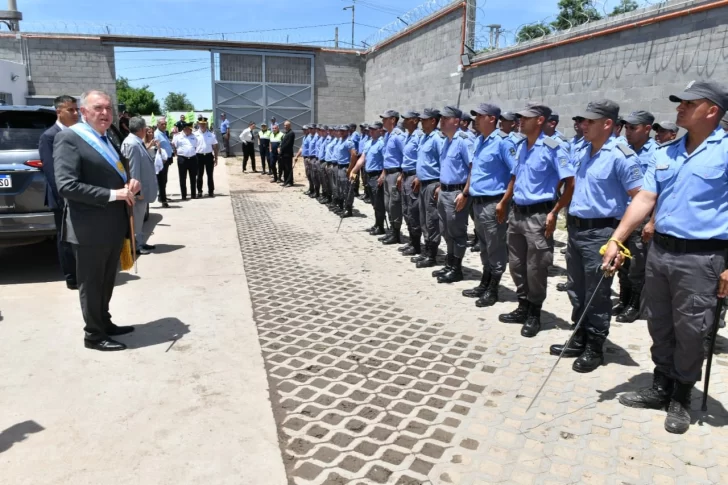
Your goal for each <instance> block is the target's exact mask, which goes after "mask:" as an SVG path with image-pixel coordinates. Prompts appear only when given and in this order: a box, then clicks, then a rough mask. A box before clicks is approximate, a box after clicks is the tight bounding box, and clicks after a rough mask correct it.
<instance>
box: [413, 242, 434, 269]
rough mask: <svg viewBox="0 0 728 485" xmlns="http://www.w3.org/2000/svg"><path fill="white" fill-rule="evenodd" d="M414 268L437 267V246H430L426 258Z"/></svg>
mask: <svg viewBox="0 0 728 485" xmlns="http://www.w3.org/2000/svg"><path fill="white" fill-rule="evenodd" d="M416 266H417V267H418V268H432V267H433V266H437V246H435V245H434V244H430V245H429V246H428V250H427V257H426V258H425V259H423V260H422V261H418V262H417V265H416Z"/></svg>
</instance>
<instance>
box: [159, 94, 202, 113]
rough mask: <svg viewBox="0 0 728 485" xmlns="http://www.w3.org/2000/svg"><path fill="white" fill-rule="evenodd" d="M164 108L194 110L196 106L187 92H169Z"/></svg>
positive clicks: (169, 109) (168, 109)
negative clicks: (188, 97)
mask: <svg viewBox="0 0 728 485" xmlns="http://www.w3.org/2000/svg"><path fill="white" fill-rule="evenodd" d="M164 109H166V110H167V111H190V110H194V109H195V107H194V105H193V104H192V102H190V100H189V99H187V95H186V94H185V93H169V94H168V95H167V97H166V98H164Z"/></svg>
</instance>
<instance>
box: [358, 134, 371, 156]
mask: <svg viewBox="0 0 728 485" xmlns="http://www.w3.org/2000/svg"><path fill="white" fill-rule="evenodd" d="M369 140H371V138H370V137H369V135H362V137H361V138H359V146H358V147H357V149H356V151H357V152H358V153H359V154H360V155H361V154H362V153H364V149H365V147H366V144H367V142H368V141H369Z"/></svg>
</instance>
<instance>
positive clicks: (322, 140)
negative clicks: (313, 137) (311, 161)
mask: <svg viewBox="0 0 728 485" xmlns="http://www.w3.org/2000/svg"><path fill="white" fill-rule="evenodd" d="M328 139H329V137H328V136H327V137H323V136H320V137H319V139H318V140H317V141H316V147H315V150H316V158H318V159H319V160H323V159H324V149H325V148H326V142H327V141H328Z"/></svg>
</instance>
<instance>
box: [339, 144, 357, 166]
mask: <svg viewBox="0 0 728 485" xmlns="http://www.w3.org/2000/svg"><path fill="white" fill-rule="evenodd" d="M353 148H354V142H353V141H352V140H351V138H349V139H346V140H342V142H341V143H339V144H338V145H337V146H336V163H338V164H339V165H340V166H348V165H349V162H351V150H352V149H353Z"/></svg>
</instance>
